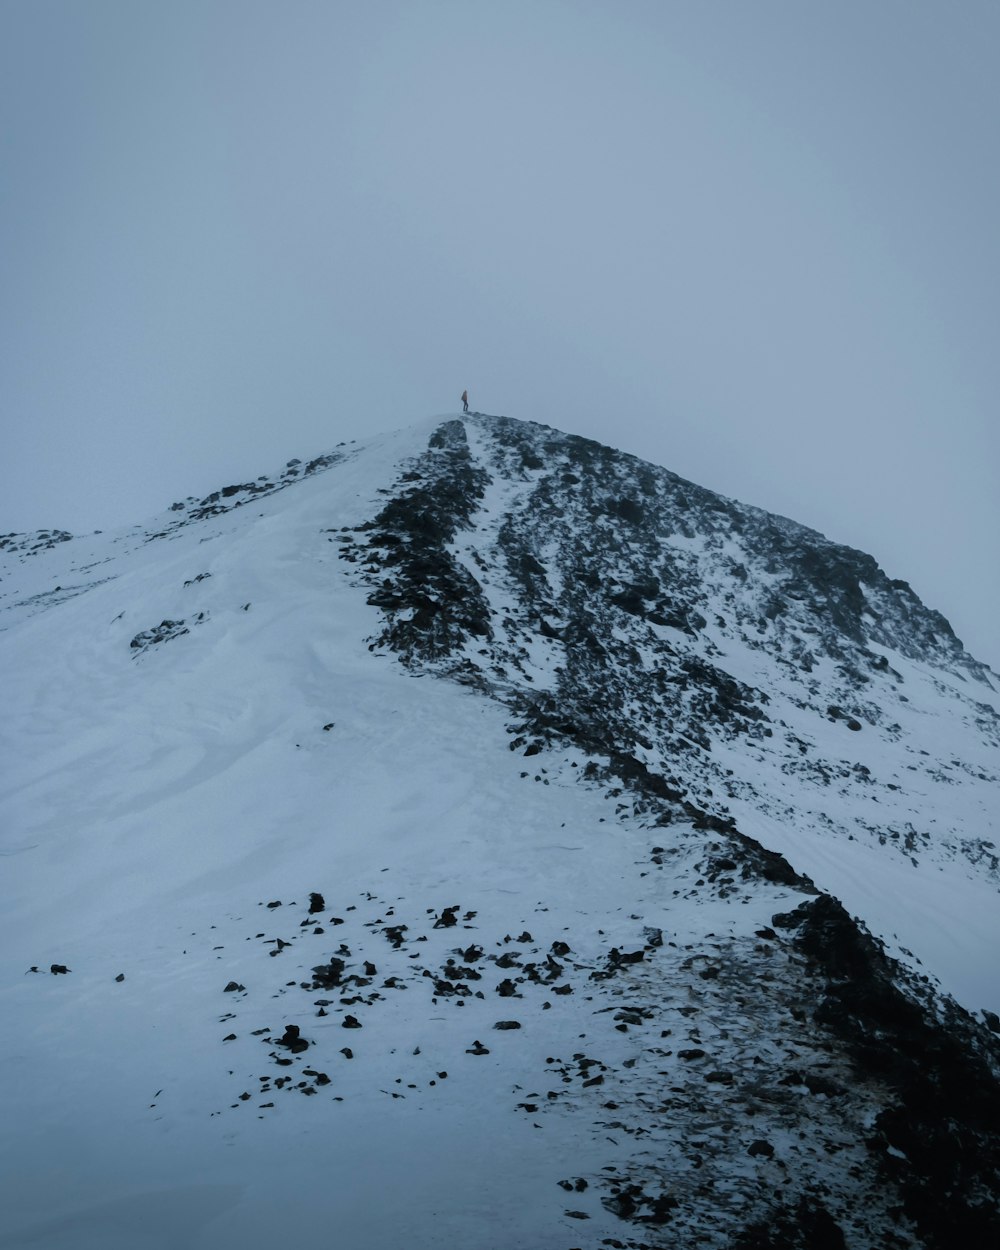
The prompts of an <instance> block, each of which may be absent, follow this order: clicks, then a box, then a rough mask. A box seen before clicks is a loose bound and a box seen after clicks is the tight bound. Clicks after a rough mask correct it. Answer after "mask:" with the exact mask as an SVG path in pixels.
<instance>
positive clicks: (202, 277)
mask: <svg viewBox="0 0 1000 1250" xmlns="http://www.w3.org/2000/svg"><path fill="white" fill-rule="evenodd" d="M998 63H1000V4H997V3H993V2H990V3H979V2H977V0H962V3H961V4H953V3H947V2H945V0H941V3H933V4H932V3H925V2H923V0H838V2H837V3H836V4H828V3H810V2H809V0H784V2H782V3H777V2H774V0H757V2H756V3H744V2H743V0H727V2H718V3H712V2H711V0H692V2H691V3H688V2H686V0H675V2H669V0H655V2H653V3H644V2H642V0H632V2H630V3H619V2H617V0H615V2H614V3H612V2H611V0H606V2H605V3H592V2H590V0H576V2H574V3H564V2H562V0H531V3H521V2H520V0H504V2H503V3H502V4H498V3H496V2H495V0H491V2H490V3H476V2H475V0H463V2H461V3H452V2H450V0H410V2H408V3H396V2H395V0H379V3H377V4H373V3H367V2H365V3H361V2H359V3H337V2H335V0H325V2H323V3H318V2H317V3H312V2H304V0H281V3H278V2H277V0H275V2H274V3H259V2H255V0H234V2H232V3H229V2H225V0H195V2H189V0H169V2H167V0H162V2H161V3H155V4H153V3H147V2H144V0H86V2H82V0H0V171H2V178H0V420H2V425H3V429H2V432H3V448H4V455H3V456H2V457H0V532H6V531H8V530H12V529H33V528H41V527H47V526H55V525H58V526H62V527H64V528H67V529H70V530H73V531H77V532H79V531H82V530H88V529H95V528H110V527H112V526H114V525H117V524H123V523H130V522H133V521H138V520H141V519H143V518H145V517H146V516H147V515H149V514H151V513H153V512H155V511H158V510H159V509H160V508H162V507H164V506H166V505H167V504H169V503H170V502H172V501H173V500H174V499H175V498H178V497H180V496H183V495H188V494H198V493H202V492H205V491H208V490H211V489H214V488H215V487H217V486H220V485H224V484H226V483H227V482H230V481H235V480H244V479H246V478H248V477H253V476H256V475H257V474H258V473H262V472H265V471H269V470H271V469H273V468H276V467H278V466H279V465H281V464H283V463H284V461H285V460H287V459H289V458H290V457H292V456H303V455H309V454H316V453H319V452H321V451H324V450H327V449H328V448H329V447H331V446H332V445H333V444H334V443H336V442H338V441H340V440H341V439H345V438H360V437H365V436H367V435H369V434H371V433H375V432H377V431H379V430H384V429H390V428H396V427H398V426H401V425H406V424H409V423H410V422H411V421H413V420H416V419H419V418H422V417H424V416H426V415H429V414H431V413H435V412H445V411H453V410H455V409H456V408H457V407H458V399H457V397H458V395H459V394H460V393H461V391H462V389H463V387H466V386H467V387H468V388H469V392H470V397H471V401H472V406H473V408H478V409H481V410H483V411H487V412H501V413H505V414H507V415H509V416H513V417H522V418H526V419H530V420H540V421H545V422H548V423H550V424H553V425H557V426H559V427H561V428H563V429H567V430H570V431H573V432H577V433H581V434H586V435H588V436H590V437H594V438H599V439H601V440H602V441H604V442H609V443H612V444H614V445H616V446H619V447H623V448H625V449H626V450H628V451H632V452H635V453H637V454H639V455H642V456H644V457H647V458H648V459H651V460H654V461H656V462H657V463H660V464H665V465H666V466H668V467H669V468H671V469H674V470H675V471H676V472H678V473H681V474H683V475H684V476H685V477H689V478H693V479H694V480H696V481H698V482H700V483H701V484H703V485H705V486H708V487H711V488H712V489H715V490H718V491H721V492H723V493H724V494H727V495H732V496H735V497H737V498H739V499H742V500H744V501H746V502H749V503H755V504H758V505H760V506H762V507H765V508H769V509H771V510H773V511H776V512H781V513H783V514H785V515H787V516H791V517H794V518H795V519H796V520H799V521H802V522H804V523H806V524H809V525H812V526H814V527H815V528H817V529H820V530H822V531H823V532H824V533H826V534H828V535H829V536H830V537H831V538H835V539H837V540H839V541H843V542H847V543H850V544H851V545H853V546H857V547H860V548H862V549H864V550H866V551H869V552H871V553H872V554H873V555H874V556H875V557H876V558H877V559H878V560H879V562H880V563H881V564H882V565H883V567H884V568H885V569H886V570H887V571H888V572H889V573H890V575H892V576H895V577H902V578H905V579H906V580H908V581H909V582H910V583H911V584H912V585H913V586H914V588H915V589H916V590H917V592H918V593H919V594H920V595H921V597H922V598H924V600H925V601H926V602H927V603H929V604H930V605H931V606H933V607H936V608H938V609H939V610H941V611H943V612H944V614H945V615H946V616H947V617H948V618H949V619H950V620H951V622H952V624H953V626H954V627H955V629H956V632H957V633H958V634H959V636H960V637H961V638H962V639H963V640H964V641H965V642H966V644H967V645H968V646H969V647H970V649H971V650H972V651H973V652H974V653H975V654H977V655H979V656H980V658H983V659H985V660H987V661H989V662H991V663H992V664H993V665H994V666H995V667H998V668H1000V631H998V630H997V628H996V625H995V621H996V619H997V616H998V611H1000V559H998V535H1000V502H998V501H1000V489H998V486H1000V439H998V434H997V419H996V409H997V402H996V397H997V395H998V393H1000V350H998V345H1000V232H998V229H997V224H996V223H997V222H998V221H1000V161H998V159H997V158H998V151H997V134H998V125H1000V75H998V73H997V70H996V67H997V64H998Z"/></svg>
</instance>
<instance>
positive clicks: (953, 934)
mask: <svg viewBox="0 0 1000 1250" xmlns="http://www.w3.org/2000/svg"><path fill="white" fill-rule="evenodd" d="M293 485H295V486H296V490H294V491H293V490H291V489H287V488H290V487H291V486H293ZM227 492H228V493H227ZM250 505H254V506H252V507H251V506H250ZM46 534H48V535H49V538H51V536H52V532H51V531H48V532H46ZM803 534H805V535H812V537H810V538H809V539H808V542H805V546H806V548H807V550H806V551H805V552H804V553H803V552H802V551H800V550H799V548H800V546H802V544H803V542H804V541H805V540H803V539H802V535H803ZM8 537H10V536H8ZM793 539H794V540H795V542H794V543H793V541H792V540H793ZM48 541H49V540H48V538H47V539H45V540H43V541H42V542H41V543H40V544H39V543H38V542H29V543H28V544H27V546H26V548H25V549H23V550H20V551H15V550H13V545H10V546H8V547H7V548H6V549H5V550H4V551H3V552H0V557H5V558H6V563H5V564H4V566H3V576H4V582H3V583H2V584H0V647H2V648H3V651H2V655H3V662H4V665H5V668H6V670H7V672H8V681H7V685H8V689H9V692H10V693H9V698H10V711H9V713H8V717H7V719H6V722H5V724H4V726H3V734H4V751H5V755H6V758H8V759H9V760H11V761H13V763H14V765H15V767H16V771H17V773H18V776H17V778H16V782H15V781H14V778H13V773H11V783H8V784H5V785H4V787H3V789H2V790H0V813H2V815H3V824H2V826H0V827H2V828H3V829H4V830H5V831H6V833H5V835H4V840H3V841H2V842H0V852H2V855H3V860H2V862H3V863H4V866H5V868H7V869H9V873H8V888H9V898H8V907H7V908H6V911H5V915H4V917H3V921H2V924H3V935H2V936H3V941H2V942H0V951H2V952H3V955H2V961H3V962H2V966H0V989H2V995H3V1001H4V1005H5V1011H6V1012H7V1013H8V1018H10V1019H14V1020H17V1021H18V1029H17V1038H16V1041H15V1042H14V1043H13V1045H12V1046H11V1047H9V1048H8V1050H9V1053H8V1055H7V1059H8V1062H7V1064H6V1065H4V1077H3V1079H4V1081H5V1082H6V1089H5V1094H4V1097H5V1099H6V1104H7V1105H8V1107H9V1108H10V1109H11V1116H10V1118H9V1125H10V1127H9V1128H8V1129H7V1130H6V1131H5V1136H4V1137H3V1139H2V1140H3V1142H4V1145H5V1147H6V1148H7V1150H8V1152H9V1154H10V1157H11V1159H15V1151H14V1142H15V1140H16V1141H17V1143H18V1144H17V1153H16V1164H17V1165H16V1167H14V1168H13V1170H12V1172H11V1174H10V1176H9V1177H8V1181H7V1185H8V1190H9V1192H8V1195H7V1196H8V1198H9V1210H10V1212H11V1213H12V1217H11V1218H12V1221H13V1222H12V1223H11V1225H10V1227H11V1230H12V1231H11V1232H10V1233H9V1234H8V1235H7V1236H6V1237H4V1235H3V1234H0V1245H8V1246H11V1247H13V1246H20V1245H27V1244H37V1243H38V1240H39V1238H44V1239H45V1244H47V1245H50V1246H52V1247H53V1248H54V1247H58V1246H62V1245H65V1246H73V1248H74V1250H81V1247H83V1246H85V1245H89V1244H93V1245H95V1246H97V1245H100V1246H101V1247H102V1250H103V1248H104V1247H105V1246H107V1245H108V1244H114V1238H115V1237H118V1238H119V1239H124V1242H125V1243H127V1244H130V1245H134V1246H139V1247H141V1246H146V1245H149V1246H152V1245H164V1246H166V1245H174V1244H181V1241H180V1240H179V1234H178V1231H177V1230H178V1229H179V1228H180V1226H181V1225H180V1222H179V1221H180V1219H181V1217H180V1214H179V1212H180V1211H181V1210H182V1209H187V1210H192V1209H196V1210H200V1209H201V1207H200V1206H199V1203H201V1204H202V1205H203V1206H204V1208H205V1211H204V1214H203V1216H200V1217H199V1219H200V1221H201V1222H200V1223H198V1226H197V1227H196V1228H194V1229H191V1228H190V1227H188V1226H187V1225H185V1229H186V1231H185V1232H184V1237H186V1238H187V1239H188V1242H189V1244H191V1245H192V1246H200V1245H209V1244H211V1245H216V1246H218V1245H234V1246H235V1245H237V1244H239V1245H243V1246H251V1247H255V1246H258V1245H259V1246H264V1245H270V1244H273V1241H274V1239H275V1237H277V1236H288V1235H296V1236H301V1237H304V1236H320V1235H325V1236H327V1237H329V1235H330V1232H331V1228H332V1227H335V1228H336V1229H337V1232H338V1234H339V1236H340V1237H341V1239H342V1240H344V1239H346V1244H352V1245H358V1246H366V1247H372V1248H373V1250H374V1248H376V1247H381V1246H385V1247H387V1248H388V1247H389V1246H391V1245H392V1246H394V1245H396V1244H398V1237H399V1229H400V1227H402V1226H403V1223H404V1222H405V1226H406V1229H407V1235H408V1236H409V1238H410V1240H411V1242H412V1244H414V1245H418V1246H419V1245H427V1246H431V1245H437V1244H440V1241H441V1239H442V1237H444V1238H451V1239H452V1240H455V1241H456V1242H457V1244H460V1245H463V1246H468V1247H470V1250H471V1248H478V1247H482V1250H486V1247H487V1246H492V1245H494V1244H497V1243H498V1241H499V1242H502V1243H503V1244H505V1245H511V1246H521V1247H525V1248H526V1250H530V1248H535V1247H537V1250H541V1247H542V1246H546V1247H549V1246H558V1245H565V1246H566V1247H567V1250H569V1247H571V1246H582V1245H587V1246H590V1245H595V1246H596V1245H598V1244H601V1245H611V1246H614V1245H618V1246H625V1245H628V1246H630V1247H632V1246H634V1247H639V1246H648V1247H654V1246H659V1245H666V1244H670V1245H683V1246H687V1245H690V1246H692V1247H693V1246H695V1245H709V1246H718V1247H725V1248H729V1247H733V1248H734V1250H735V1248H738V1247H739V1248H742V1250H750V1248H751V1247H761V1248H763V1247H772V1248H773V1250H778V1248H779V1247H802V1250H805V1247H806V1246H809V1247H815V1246H818V1245H829V1246H850V1247H851V1248H852V1250H868V1248H869V1247H874V1246H876V1245H877V1246H879V1247H882V1246H885V1247H903V1246H914V1247H916V1246H925V1247H928V1248H930V1247H935V1248H936V1247H939V1246H940V1247H944V1246H945V1245H950V1244H953V1242H952V1241H950V1240H949V1239H950V1238H951V1239H953V1238H954V1236H955V1234H956V1231H957V1232H958V1233H960V1234H961V1236H962V1237H963V1238H964V1241H965V1244H968V1245H970V1246H975V1245H980V1244H982V1245H987V1244H990V1243H991V1239H992V1238H993V1236H994V1234H995V1232H996V1231H997V1228H996V1219H995V1197H996V1194H997V1192H998V1143H1000V1097H998V1092H997V1091H998V1085H997V1074H998V1072H1000V1051H998V1046H997V1037H996V1035H995V1033H994V1032H993V1029H994V1025H995V1026H996V1028H997V1029H1000V1020H998V1019H997V1017H996V1015H995V1014H994V1013H993V1012H992V1011H991V1010H990V1004H991V1003H993V1004H997V1003H1000V997H997V998H990V995H991V994H993V993H994V991H995V990H996V983H995V979H993V978H992V977H991V974H990V971H989V969H988V968H987V967H986V959H987V957H988V953H989V951H990V950H991V949H995V947H994V946H991V942H992V938H993V935H995V932H996V921H995V913H996V907H995V900H996V893H997V867H998V866H997V863H996V859H995V854H994V851H995V848H992V849H991V846H990V843H989V838H988V836H987V835H988V834H989V832H990V828H991V824H990V822H991V813H990V810H989V802H990V798H991V795H992V793H993V789H992V788H993V786H994V785H995V781H996V775H995V748H996V725H997V716H996V710H995V707H994V701H995V700H994V696H995V687H994V685H993V682H992V681H991V677H992V676H993V675H991V674H990V673H989V671H988V670H987V669H986V668H985V666H981V665H978V664H977V662H976V661H974V660H972V659H971V657H968V656H966V655H965V653H964V649H963V648H962V647H961V644H960V643H958V640H957V639H955V638H954V635H953V634H952V632H951V631H950V629H948V628H945V625H946V623H944V624H942V622H943V618H940V617H939V615H938V614H935V613H933V612H930V611H929V610H927V609H924V608H923V606H922V605H919V602H917V603H916V604H915V603H914V599H915V596H913V595H912V591H910V590H909V588H908V587H905V584H896V583H892V582H891V581H890V580H889V579H888V578H887V577H885V575H884V574H881V571H880V570H878V569H877V566H875V567H874V568H873V566H874V561H871V558H870V557H865V556H864V555H863V553H857V552H852V551H851V550H850V549H847V548H840V547H837V545H836V544H829V543H827V540H825V539H822V536H819V535H816V534H815V531H807V530H805V529H804V527H796V526H795V523H794V522H790V521H787V520H786V519H782V518H771V517H769V516H768V514H766V513H761V512H760V510H754V509H750V508H749V507H747V506H745V505H741V504H736V503H735V502H734V501H730V500H724V499H722V498H721V497H719V496H715V495H713V494H712V493H711V492H708V491H704V490H703V488H700V487H695V486H693V485H692V484H690V483H685V482H684V481H683V480H682V479H679V478H677V477H676V475H673V474H671V473H669V471H668V470H661V469H657V468H656V466H649V465H645V464H643V462H641V461H638V460H637V459H636V458H635V457H629V456H626V455H625V454H624V453H618V452H614V451H613V450H612V449H609V448H602V447H601V446H600V445H599V444H594V443H592V442H590V441H588V440H581V439H578V438H577V437H576V436H573V435H564V434H560V433H559V432H558V431H554V430H552V429H550V428H549V427H543V426H535V425H530V424H528V423H521V422H513V421H510V420H508V419H506V418H497V417H490V416H486V415H482V414H470V416H469V418H467V419H465V418H444V419H434V420H433V421H428V422H422V423H420V424H419V425H418V426H415V427H411V428H409V429H408V430H406V431H403V432H401V433H400V434H398V435H394V436H387V437H383V438H380V439H376V440H372V442H370V443H369V444H366V445H354V446H346V447H344V448H341V449H337V450H336V451H335V452H332V453H330V454H329V456H328V457H320V458H317V459H316V460H314V461H309V462H306V464H305V465H303V464H302V463H301V462H299V463H294V462H290V463H289V464H288V465H286V468H285V470H284V471H283V472H282V474H279V475H276V476H272V477H269V478H266V479H257V481H256V483H242V484H236V485H234V486H233V487H231V488H229V487H227V488H224V489H223V490H221V491H218V492H213V493H212V495H209V496H207V497H205V499H198V500H195V499H191V500H188V501H185V502H183V503H181V504H179V505H175V507H174V509H172V510H170V511H168V512H167V513H166V514H164V515H163V517H162V518H157V519H156V520H155V521H154V522H153V523H152V524H149V525H146V526H137V527H132V528H131V529H129V530H124V531H120V532H116V533H115V534H109V535H103V536H89V537H88V538H87V539H86V540H82V539H81V540H73V541H72V542H71V541H61V542H53V543H52V545H51V546H50V545H48ZM810 544H812V545H811V546H810ZM824 544H825V546H824ZM32 548H36V550H34V551H32ZM57 570H58V572H57V573H56V575H57V577H58V583H59V584H58V585H57V586H56V588H55V590H52V588H51V580H52V578H51V576H50V575H51V574H52V573H54V572H56V571H57ZM862 574H863V575H864V576H862ZM22 579H23V581H22ZM47 579H48V580H47ZM866 579H867V580H866ZM15 583H16V584H15ZM977 695H978V696H979V697H976V696H977ZM43 899H44V900H45V904H44V906H40V900H43ZM838 900H840V901H838ZM258 908H259V909H260V910H257V909H258ZM855 916H856V917H860V918H861V919H860V921H859V920H857V919H854V918H852V917H855ZM907 925H908V926H909V928H907ZM991 926H992V928H991ZM50 965H51V966H52V968H53V969H55V968H56V967H59V968H63V967H65V968H66V969H67V970H66V972H56V971H47V970H46V969H48V968H49V966H50ZM966 965H974V967H972V968H971V969H970V968H969V967H966ZM29 966H30V972H29V974H27V975H26V973H25V969H26V967H29ZM39 969H40V970H41V971H39ZM119 972H120V973H121V977H122V978H123V979H121V980H116V976H117V974H119ZM973 972H975V975H972V973H973ZM317 995H319V997H317ZM980 1008H986V1010H980ZM219 1013H221V1014H219ZM344 1030H348V1031H347V1032H344ZM223 1034H225V1036H223ZM345 1042H346V1043H347V1044H346V1045H345ZM347 1052H350V1053H349V1054H348V1053H347ZM67 1070H71V1071H72V1072H73V1073H74V1074H77V1075H78V1076H79V1077H80V1079H79V1080H76V1081H74V1082H72V1083H71V1082H69V1081H68V1080H66V1079H65V1077H64V1076H63V1073H64V1072H66V1071H67ZM161 1086H162V1088H161ZM158 1089H159V1094H156V1091H157V1090H158ZM105 1091H106V1092H107V1096H105ZM154 1094H155V1096H153V1095H154ZM160 1095H163V1097H162V1098H161V1097H160ZM150 1102H151V1103H152V1105H149V1104H150ZM112 1107H114V1108H116V1109H115V1110H114V1111H112V1112H109V1108H112ZM98 1121H99V1122H100V1123H101V1124H102V1125H103V1127H102V1128H101V1130H100V1131H98V1130H97V1129H96V1128H94V1127H92V1126H93V1125H95V1124H96V1123H97V1122H98ZM14 1132H16V1133H17V1134H19V1137H17V1138H15V1137H14V1136H12V1134H13V1133H14ZM81 1134H84V1135H87V1134H89V1135H90V1136H91V1138H92V1139H93V1142H94V1147H95V1149H94V1154H95V1158H105V1159H106V1160H107V1162H108V1164H109V1167H108V1169H107V1172H106V1174H98V1172H97V1171H95V1170H93V1169H88V1167H87V1165H85V1164H82V1163H80V1162H79V1161H77V1162H74V1163H72V1164H71V1163H70V1162H69V1161H68V1159H67V1158H66V1156H65V1151H64V1149H63V1148H62V1147H60V1145H59V1142H60V1140H67V1139H72V1138H78V1137H79V1136H80V1135H81ZM102 1134H103V1136H102ZM425 1134H427V1135H430V1134H433V1144H432V1145H429V1144H428V1142H427V1141H426V1140H425ZM178 1142H182V1143H183V1146H184V1149H183V1151H178V1150H177V1149H176V1143H178ZM393 1143H397V1144H395V1145H394V1144H393ZM223 1146H225V1147H227V1149H221V1147H223ZM52 1157H56V1158H61V1159H62V1161H63V1162H62V1166H63V1172H64V1175H66V1176H67V1177H70V1178H74V1179H73V1183H72V1184H71V1185H70V1186H69V1192H68V1193H67V1194H64V1195H63V1196H62V1197H61V1198H60V1199H59V1202H58V1203H57V1204H56V1206H57V1208H59V1211H58V1212H57V1214H56V1215H55V1216H52V1217H50V1218H49V1221H48V1223H45V1221H40V1220H39V1211H40V1210H41V1209H42V1208H41V1207H40V1205H39V1200H38V1197H37V1187H35V1188H33V1186H32V1182H31V1181H30V1177H31V1175H32V1170H33V1169H34V1170H35V1171H36V1172H37V1170H38V1168H39V1166H40V1164H41V1161H42V1160H44V1159H46V1158H52ZM154 1177H155V1178H156V1179H155V1180H154V1179H153V1178H154ZM331 1178H333V1179H332V1180H331ZM251 1180H252V1182H253V1183H250V1182H251ZM196 1182H197V1184H202V1185H206V1186H208V1187H209V1189H210V1190H211V1193H209V1192H208V1189H206V1190H205V1193H204V1195H203V1198H198V1199H197V1200H194V1198H193V1197H192V1195H193V1190H192V1189H191V1186H192V1185H193V1184H195V1183H196ZM317 1185H325V1186H326V1187H327V1189H328V1190H331V1188H332V1194H333V1196H334V1201H335V1208H336V1209H335V1212H334V1211H331V1210H329V1209H327V1210H323V1209H321V1208H319V1207H317V1206H316V1204H315V1202H311V1201H310V1197H309V1195H310V1194H311V1193H315V1192H316V1186H317ZM142 1192H146V1193H151V1194H152V1195H153V1197H155V1200H156V1202H157V1203H161V1204H164V1210H165V1212H166V1214H165V1215H164V1217H163V1219H162V1220H161V1221H160V1224H161V1227H159V1228H148V1227H145V1226H142V1227H140V1228H138V1229H137V1227H136V1225H135V1223H134V1221H133V1216H132V1214H131V1212H132V1211H133V1207H131V1206H129V1205H128V1204H129V1203H130V1202H132V1200H133V1198H134V1196H135V1195H136V1194H137V1193H142ZM199 1192H200V1191H199ZM362 1195H364V1197H363V1198H362ZM394 1195H396V1196H395V1197H394ZM97 1198H99V1201H97V1202H96V1203H95V1199H97ZM331 1220H333V1221H334V1223H333V1224H331ZM91 1228H94V1229H96V1232H94V1233H93V1236H92V1238H91V1240H90V1241H88V1240H87V1237H89V1236H90V1234H89V1233H87V1232H86V1230H87V1229H91ZM60 1238H61V1240H60Z"/></svg>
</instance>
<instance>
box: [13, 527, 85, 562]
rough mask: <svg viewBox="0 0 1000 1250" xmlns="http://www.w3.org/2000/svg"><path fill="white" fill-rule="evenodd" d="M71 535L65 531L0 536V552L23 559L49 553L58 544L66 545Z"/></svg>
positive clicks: (43, 531)
mask: <svg viewBox="0 0 1000 1250" xmlns="http://www.w3.org/2000/svg"><path fill="white" fill-rule="evenodd" d="M72 537H73V535H72V534H70V533H68V531H66V530H32V531H31V532H30V533H28V534H17V533H10V534H0V552H6V553H9V554H10V555H17V556H20V557H21V558H22V559H24V558H25V557H27V556H33V555H37V554H38V553H39V552H40V551H51V550H52V548H53V547H55V546H57V545H58V544H59V543H68V542H69V541H70V540H71V539H72Z"/></svg>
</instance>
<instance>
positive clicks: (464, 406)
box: [462, 391, 469, 412]
mask: <svg viewBox="0 0 1000 1250" xmlns="http://www.w3.org/2000/svg"><path fill="white" fill-rule="evenodd" d="M462 411H463V412H468V411H469V392H468V391H463V392H462Z"/></svg>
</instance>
